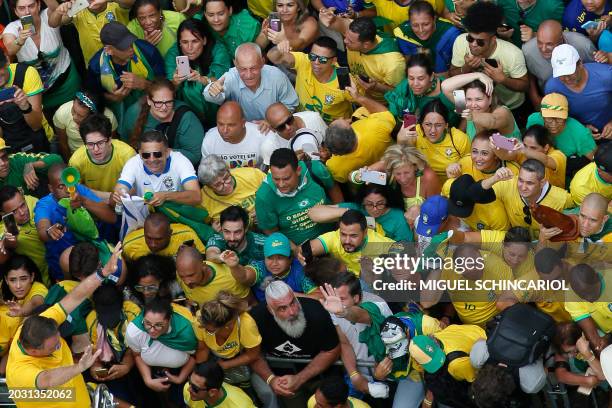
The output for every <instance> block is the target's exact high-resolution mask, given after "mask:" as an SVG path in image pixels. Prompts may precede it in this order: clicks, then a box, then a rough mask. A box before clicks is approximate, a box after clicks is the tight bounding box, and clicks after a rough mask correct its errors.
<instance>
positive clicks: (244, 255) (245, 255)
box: [206, 231, 266, 265]
mask: <svg viewBox="0 0 612 408" xmlns="http://www.w3.org/2000/svg"><path fill="white" fill-rule="evenodd" d="M246 242H247V244H246V247H245V248H244V249H243V250H242V251H241V252H239V253H238V259H239V261H240V265H248V264H250V263H251V262H253V261H260V260H262V259H264V258H265V257H264V252H263V248H264V243H265V242H266V236H265V235H262V234H257V233H255V232H251V231H248V232H247V233H246ZM211 247H215V248H218V249H219V250H220V251H221V252H223V251H225V250H226V249H227V243H226V242H225V239H223V235H221V234H215V235H213V236H212V237H210V239H209V240H208V242H207V243H206V248H211Z"/></svg>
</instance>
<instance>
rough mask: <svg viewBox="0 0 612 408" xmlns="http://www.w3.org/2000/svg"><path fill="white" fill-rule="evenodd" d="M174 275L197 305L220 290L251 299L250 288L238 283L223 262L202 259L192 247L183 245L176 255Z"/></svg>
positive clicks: (211, 298) (188, 296)
mask: <svg viewBox="0 0 612 408" xmlns="http://www.w3.org/2000/svg"><path fill="white" fill-rule="evenodd" d="M176 277H177V279H178V282H179V284H180V285H181V288H182V289H183V291H184V292H185V296H187V299H189V300H190V301H191V302H195V303H197V304H198V306H201V305H202V304H203V303H205V302H208V301H210V300H213V299H214V298H215V296H216V295H217V293H219V291H221V290H225V291H228V292H229V293H231V294H233V295H236V296H238V297H239V298H243V299H246V300H249V301H251V300H252V299H253V298H252V296H251V292H250V288H249V287H247V286H244V285H242V284H240V283H238V282H237V281H236V280H235V279H234V277H233V275H232V272H231V271H230V269H229V267H228V266H227V265H225V264H216V263H212V262H208V261H204V256H202V254H201V253H200V252H199V251H198V250H197V249H196V248H193V247H189V246H183V247H181V248H179V250H178V253H177V255H176Z"/></svg>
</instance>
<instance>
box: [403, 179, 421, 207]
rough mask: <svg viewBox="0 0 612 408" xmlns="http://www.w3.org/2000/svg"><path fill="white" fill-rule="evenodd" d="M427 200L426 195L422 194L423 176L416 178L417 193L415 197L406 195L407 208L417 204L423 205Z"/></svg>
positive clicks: (405, 203)
mask: <svg viewBox="0 0 612 408" xmlns="http://www.w3.org/2000/svg"><path fill="white" fill-rule="evenodd" d="M424 201H425V197H423V196H422V195H421V176H418V177H417V179H416V194H415V196H414V197H404V205H405V206H406V210H407V209H409V208H410V207H414V206H415V205H421V204H423V202H424Z"/></svg>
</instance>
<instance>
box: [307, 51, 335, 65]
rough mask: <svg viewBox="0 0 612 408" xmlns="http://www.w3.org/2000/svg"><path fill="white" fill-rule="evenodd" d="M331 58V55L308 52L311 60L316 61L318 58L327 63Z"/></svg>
mask: <svg viewBox="0 0 612 408" xmlns="http://www.w3.org/2000/svg"><path fill="white" fill-rule="evenodd" d="M330 58H331V57H324V56H322V55H317V54H315V53H312V52H311V53H309V54H308V59H309V60H311V61H312V62H315V61H316V60H317V59H318V60H319V62H320V63H321V64H327V61H329V59H330Z"/></svg>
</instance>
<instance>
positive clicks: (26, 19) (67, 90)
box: [2, 0, 81, 118]
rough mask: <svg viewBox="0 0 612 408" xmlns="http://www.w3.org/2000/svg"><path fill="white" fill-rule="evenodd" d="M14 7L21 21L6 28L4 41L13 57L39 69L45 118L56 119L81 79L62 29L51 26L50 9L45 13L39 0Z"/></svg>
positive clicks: (22, 0)
mask: <svg viewBox="0 0 612 408" xmlns="http://www.w3.org/2000/svg"><path fill="white" fill-rule="evenodd" d="M13 5H14V7H13V10H14V12H15V15H16V16H17V17H19V20H15V21H13V22H11V23H10V24H9V25H7V26H6V28H5V29H4V33H3V35H2V41H3V42H4V46H5V47H6V50H7V52H8V56H9V57H11V58H13V60H14V59H16V60H17V61H19V62H23V63H26V64H28V65H30V66H32V67H34V68H36V70H37V71H38V73H39V74H40V78H41V80H42V82H43V87H44V91H43V107H44V112H45V116H46V117H48V118H52V117H53V113H55V111H56V110H57V108H59V106H60V105H62V104H63V103H65V102H68V101H70V100H72V98H74V94H75V92H76V91H78V90H79V86H80V83H81V78H80V77H79V74H78V73H77V70H76V67H75V66H74V64H73V63H72V62H71V59H70V54H69V52H68V50H67V49H66V47H65V46H64V44H63V42H62V38H61V36H60V29H59V28H51V27H50V26H49V18H48V13H49V9H48V8H47V9H44V10H42V11H41V4H40V1H39V0H16V1H15V2H14V3H13ZM24 25H25V27H24Z"/></svg>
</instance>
